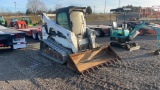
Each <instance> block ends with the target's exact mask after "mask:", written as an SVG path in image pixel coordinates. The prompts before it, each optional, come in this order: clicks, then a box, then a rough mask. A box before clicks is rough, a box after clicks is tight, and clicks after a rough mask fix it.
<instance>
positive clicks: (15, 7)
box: [14, 2, 16, 13]
mask: <svg viewBox="0 0 160 90" xmlns="http://www.w3.org/2000/svg"><path fill="white" fill-rule="evenodd" d="M14 4H15V13H16V2H14Z"/></svg>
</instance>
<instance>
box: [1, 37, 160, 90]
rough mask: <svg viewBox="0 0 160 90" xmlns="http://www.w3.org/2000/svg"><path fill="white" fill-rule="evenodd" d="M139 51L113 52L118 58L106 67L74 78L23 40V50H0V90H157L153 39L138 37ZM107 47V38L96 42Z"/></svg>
mask: <svg viewBox="0 0 160 90" xmlns="http://www.w3.org/2000/svg"><path fill="white" fill-rule="evenodd" d="M134 41H136V42H138V43H139V45H140V46H141V48H140V49H139V50H136V51H132V52H129V51H127V50H123V49H120V48H113V49H114V50H115V52H117V54H118V55H119V56H120V57H121V58H122V61H121V62H117V64H116V65H111V66H109V67H106V66H104V67H101V68H100V69H99V70H96V71H94V72H91V74H86V75H85V76H82V75H78V74H76V73H75V72H73V71H71V70H70V69H68V68H67V67H66V65H59V64H57V63H55V62H51V61H49V60H48V59H47V58H45V57H43V56H41V55H40V54H39V42H38V41H36V40H33V39H31V38H28V37H27V42H28V44H27V48H25V49H19V50H14V51H10V50H8V49H5V50H4V49H2V50H0V90H64V89H65V90H90V89H91V90H124V89H125V90H129V89H131V90H159V89H160V61H159V60H160V56H155V55H153V53H152V52H153V51H154V50H156V49H157V40H156V36H138V37H137V38H136V39H135V40H134ZM97 42H98V43H99V44H108V43H109V37H108V36H105V37H103V38H97Z"/></svg>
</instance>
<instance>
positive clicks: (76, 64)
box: [67, 46, 121, 74]
mask: <svg viewBox="0 0 160 90" xmlns="http://www.w3.org/2000/svg"><path fill="white" fill-rule="evenodd" d="M117 60H121V59H120V57H119V56H118V55H117V54H116V53H115V52H114V51H113V50H112V48H111V47H110V46H104V47H101V48H99V49H97V50H91V51H86V52H80V53H77V54H71V55H70V57H69V60H68V63H67V67H68V68H70V69H72V70H74V71H76V72H77V73H79V74H83V73H84V72H85V71H88V70H89V69H92V70H93V69H94V67H98V66H103V65H109V64H112V63H114V62H116V61H117Z"/></svg>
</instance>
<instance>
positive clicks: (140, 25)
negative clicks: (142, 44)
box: [128, 23, 146, 40]
mask: <svg viewBox="0 0 160 90" xmlns="http://www.w3.org/2000/svg"><path fill="white" fill-rule="evenodd" d="M145 26H146V25H145V23H141V24H139V25H136V27H135V28H134V29H133V30H132V31H131V33H130V34H129V35H128V36H129V40H132V39H134V38H135V37H136V36H137V35H138V34H139V31H138V30H139V29H140V28H142V27H145Z"/></svg>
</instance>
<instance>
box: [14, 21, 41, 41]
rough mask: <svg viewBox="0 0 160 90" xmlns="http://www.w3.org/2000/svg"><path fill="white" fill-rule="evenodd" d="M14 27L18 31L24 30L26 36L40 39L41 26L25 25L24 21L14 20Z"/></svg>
mask: <svg viewBox="0 0 160 90" xmlns="http://www.w3.org/2000/svg"><path fill="white" fill-rule="evenodd" d="M15 29H16V30H18V31H22V32H25V33H26V35H27V36H30V37H32V38H33V39H35V40H41V39H42V32H41V30H42V29H41V26H38V25H37V26H27V24H26V22H25V21H16V22H15Z"/></svg>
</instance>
